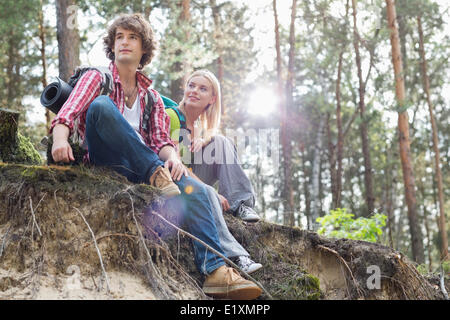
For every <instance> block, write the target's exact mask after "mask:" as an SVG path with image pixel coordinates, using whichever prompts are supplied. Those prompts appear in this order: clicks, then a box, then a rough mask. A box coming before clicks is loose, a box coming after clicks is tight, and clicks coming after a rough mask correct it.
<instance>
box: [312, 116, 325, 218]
mask: <svg viewBox="0 0 450 320" xmlns="http://www.w3.org/2000/svg"><path fill="white" fill-rule="evenodd" d="M324 125H325V119H324V118H320V119H319V124H318V126H317V136H316V141H315V142H314V156H313V161H312V166H313V168H312V175H311V225H312V226H314V223H315V222H316V219H317V218H319V217H320V212H321V202H320V158H321V157H320V152H321V150H322V131H323V127H324Z"/></svg>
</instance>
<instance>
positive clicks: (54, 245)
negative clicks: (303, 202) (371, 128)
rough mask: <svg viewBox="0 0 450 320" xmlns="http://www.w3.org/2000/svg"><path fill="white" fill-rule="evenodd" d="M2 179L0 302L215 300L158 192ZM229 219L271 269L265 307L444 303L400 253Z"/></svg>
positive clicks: (6, 173) (22, 170) (117, 183)
mask: <svg viewBox="0 0 450 320" xmlns="http://www.w3.org/2000/svg"><path fill="white" fill-rule="evenodd" d="M0 177H1V180H0V299H209V298H208V297H206V296H205V295H204V294H203V292H202V290H201V286H202V283H203V278H202V276H201V275H200V274H199V272H198V271H197V270H196V268H195V265H194V261H193V254H192V250H191V243H190V241H191V239H190V238H189V237H187V236H186V235H183V234H182V233H180V232H178V231H177V230H175V229H174V228H173V227H172V226H170V225H169V224H167V223H166V222H165V221H164V220H162V219H161V218H160V217H159V216H158V215H157V214H161V215H162V216H164V217H165V218H166V219H168V220H169V221H171V222H173V223H175V224H177V216H178V215H177V213H176V211H175V210H174V209H173V208H170V207H169V206H166V205H165V204H164V202H163V201H162V200H161V198H160V197H159V196H158V192H157V190H155V189H153V188H151V187H149V186H146V185H134V184H131V183H130V182H128V181H127V180H126V179H125V178H123V177H121V176H119V175H117V174H115V173H113V172H111V171H108V170H106V169H89V168H86V167H83V166H81V167H60V166H28V165H19V164H6V163H1V162H0ZM148 204H151V206H150V207H149V206H148ZM225 218H226V221H227V223H228V225H229V228H230V231H231V232H232V234H233V235H234V236H235V238H236V239H237V240H238V241H239V242H240V243H241V244H242V245H243V246H244V247H245V248H246V249H247V250H248V251H249V252H250V254H251V256H252V258H253V259H254V260H255V261H257V262H260V263H262V264H263V266H264V267H263V269H262V270H260V271H258V272H256V273H255V274H253V275H252V277H253V278H254V279H255V280H257V281H258V282H259V283H260V284H261V285H262V286H263V287H264V288H265V290H266V292H265V293H264V294H263V295H262V296H261V297H260V298H259V299H263V300H264V299H269V298H274V299H346V300H347V299H443V298H444V297H443V294H442V292H441V290H440V288H439V285H438V284H436V281H435V280H436V279H434V280H433V281H429V280H427V279H426V278H425V277H424V276H423V275H421V274H420V273H419V272H418V271H417V269H416V268H415V266H414V264H413V263H412V262H411V261H409V260H408V258H407V257H405V256H404V255H402V254H401V253H399V252H396V251H394V250H392V249H391V248H388V247H385V246H382V245H379V244H373V243H369V242H364V241H353V240H346V239H341V240H336V239H326V238H323V237H320V236H319V235H317V234H316V233H313V232H309V231H305V230H300V229H298V228H288V227H285V226H281V225H276V224H273V223H269V222H266V221H260V222H258V223H255V224H248V223H245V222H243V221H241V220H239V219H236V218H234V217H232V216H230V215H228V214H227V215H226V217H225ZM94 239H95V241H94ZM377 272H378V273H377ZM377 276H379V277H378V278H377ZM378 280H379V282H377V281H378ZM447 290H448V288H447Z"/></svg>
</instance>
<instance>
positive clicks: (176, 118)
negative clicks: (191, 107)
mask: <svg viewBox="0 0 450 320" xmlns="http://www.w3.org/2000/svg"><path fill="white" fill-rule="evenodd" d="M164 106H165V110H166V113H167V114H168V115H169V117H170V138H171V139H172V140H173V141H178V142H179V143H181V142H182V141H183V136H182V135H180V130H181V129H186V128H187V127H186V117H185V116H184V114H183V113H182V112H181V111H180V110H179V109H178V106H177V105H176V104H175V105H166V104H164Z"/></svg>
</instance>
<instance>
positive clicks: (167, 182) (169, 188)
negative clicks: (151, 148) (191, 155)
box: [150, 167, 181, 198]
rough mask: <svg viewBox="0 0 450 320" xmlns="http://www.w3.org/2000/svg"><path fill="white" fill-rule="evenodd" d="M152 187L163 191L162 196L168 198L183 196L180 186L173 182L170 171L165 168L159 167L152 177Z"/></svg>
mask: <svg viewBox="0 0 450 320" xmlns="http://www.w3.org/2000/svg"><path fill="white" fill-rule="evenodd" d="M150 185H151V186H153V187H155V188H158V189H161V195H162V196H163V197H166V198H170V197H174V196H177V195H179V194H181V192H180V189H178V186H177V185H176V184H175V183H174V182H173V180H172V177H171V176H170V171H169V169H167V168H164V167H158V168H157V169H156V170H155V172H154V173H153V174H152V176H151V177H150Z"/></svg>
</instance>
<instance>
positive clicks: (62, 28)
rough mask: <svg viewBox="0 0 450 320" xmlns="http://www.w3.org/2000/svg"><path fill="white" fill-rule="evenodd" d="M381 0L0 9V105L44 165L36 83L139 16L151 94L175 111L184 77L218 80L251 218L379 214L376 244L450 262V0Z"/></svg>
mask: <svg viewBox="0 0 450 320" xmlns="http://www.w3.org/2000/svg"><path fill="white" fill-rule="evenodd" d="M393 5H394V2H393V1H392V0H386V1H384V0H310V1H297V0H278V1H276V0H253V1H237V0H235V1H226V0H196V1H194V0H173V1H165V0H127V1H124V0H103V1H100V0H98V1H94V0H79V1H75V0H56V1H54V0H14V1H12V0H2V1H1V2H0V32H1V34H2V37H3V41H2V42H1V43H0V107H2V108H8V109H13V110H17V111H19V112H20V113H21V114H22V116H21V123H20V130H21V133H22V134H23V135H25V136H27V137H28V138H30V139H31V141H32V143H33V144H34V145H35V147H36V148H37V149H38V150H39V151H40V152H41V154H42V155H43V156H44V157H45V154H46V150H45V148H44V147H43V146H41V145H40V141H41V139H42V138H43V137H44V136H45V135H46V134H47V130H48V128H49V125H50V122H51V114H50V113H48V112H45V110H44V108H43V107H42V106H41V105H40V103H39V96H40V92H41V91H42V89H43V87H44V86H46V85H47V84H48V83H49V82H50V81H51V78H52V77H54V76H59V77H60V78H61V79H63V80H67V79H68V78H69V77H70V75H71V74H72V71H73V68H74V67H76V66H78V65H81V64H91V65H105V64H107V60H106V59H105V57H104V53H103V51H102V35H103V33H104V30H105V29H106V27H107V26H108V23H109V22H111V21H112V20H113V19H114V17H116V16H117V15H118V14H120V13H124V12H141V13H142V14H144V16H145V17H146V18H147V19H149V21H150V23H151V24H152V26H153V27H154V30H155V32H156V33H157V36H158V39H159V44H160V46H159V50H158V51H159V52H158V54H157V56H156V58H155V59H154V61H153V62H152V64H151V65H150V66H148V67H147V68H146V69H145V72H146V73H147V74H149V75H150V77H151V78H152V79H154V88H155V89H157V90H158V91H159V92H161V93H162V94H164V95H166V96H168V97H171V98H172V99H174V100H175V101H180V97H181V94H182V84H183V78H184V77H185V76H186V75H187V74H189V73H190V72H191V71H192V70H194V69H199V68H207V69H209V70H211V71H213V72H214V73H215V74H216V75H217V77H218V78H219V80H220V82H221V84H222V92H223V97H222V99H223V107H224V108H223V113H222V131H223V132H224V133H225V132H226V130H227V129H228V130H231V129H232V130H237V132H240V133H241V136H247V137H248V139H247V148H246V149H245V150H244V149H243V150H240V156H241V160H242V162H243V165H244V168H245V170H246V172H247V173H248V175H249V177H250V178H251V180H252V182H253V186H254V188H255V192H256V195H257V201H256V209H257V211H258V212H259V213H260V214H261V216H262V217H263V218H265V219H267V220H269V221H272V222H275V223H280V224H284V225H289V226H297V227H300V228H304V229H308V230H314V231H317V230H319V228H320V224H319V223H318V222H317V218H319V217H324V216H330V214H331V216H333V214H334V216H335V217H337V219H336V220H333V223H332V225H331V227H332V228H333V224H335V225H334V227H335V228H337V229H338V228H339V227H342V219H341V220H339V218H340V217H342V216H345V214H346V213H349V212H351V213H352V214H354V217H355V218H365V219H370V218H374V217H376V214H378V213H379V214H384V215H386V223H385V225H384V226H383V233H382V235H381V236H379V237H377V239H376V241H378V242H379V243H382V244H384V245H386V246H390V247H392V248H394V249H395V250H398V251H401V252H403V253H404V254H406V255H408V256H410V257H411V258H412V259H413V260H414V261H415V262H417V263H418V264H421V265H422V267H423V268H424V269H426V270H428V271H432V270H435V269H436V268H437V267H438V265H439V262H440V261H442V260H444V259H445V256H447V257H448V241H447V237H448V230H449V227H448V220H449V219H448V216H447V217H446V215H445V213H446V212H448V211H449V209H450V200H449V193H450V188H449V187H448V186H449V185H450V175H449V173H450V165H449V159H450V147H449V146H450V128H449V125H448V124H449V116H450V108H449V107H448V105H449V103H450V95H449V94H448V92H449V89H450V85H449V84H450V82H449V78H450V72H449V71H450V70H449V69H450V65H449V56H450V41H449V37H450V32H449V30H450V27H449V22H450V19H449V16H450V13H449V7H450V3H448V1H445V0H443V1H431V0H397V1H395V7H393ZM392 8H395V9H396V17H397V19H396V23H395V24H393V23H392V21H393V20H391V18H392V17H393V15H392V10H390V9H392ZM388 21H390V23H388ZM392 35H394V37H392ZM395 35H397V36H395ZM397 40H398V41H397ZM397 44H398V45H399V46H397V47H396V45H397ZM393 48H397V49H398V50H397V51H396V50H395V49H393ZM396 52H397V53H398V56H396ZM393 57H394V59H393ZM399 63H400V64H399ZM394 75H397V76H394ZM264 130H265V131H264ZM261 132H264V133H267V132H269V133H270V135H271V138H272V140H271V144H270V146H271V148H272V154H271V156H268V155H267V154H265V152H263V151H262V150H257V152H253V150H254V149H252V142H255V141H256V143H257V144H258V145H262V144H263V142H262V141H261V139H263V138H262V136H263V135H261V134H260V133H261ZM254 133H256V134H257V135H258V133H259V140H258V139H257V140H252V139H251V138H252V137H251V135H252V134H254ZM269 140H270V139H269ZM273 148H275V149H276V152H277V154H279V157H277V158H274V157H273V150H274V149H273ZM322 221H323V220H322ZM340 224H341V225H340ZM365 227H366V225H364V226H360V229H361V228H365Z"/></svg>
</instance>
